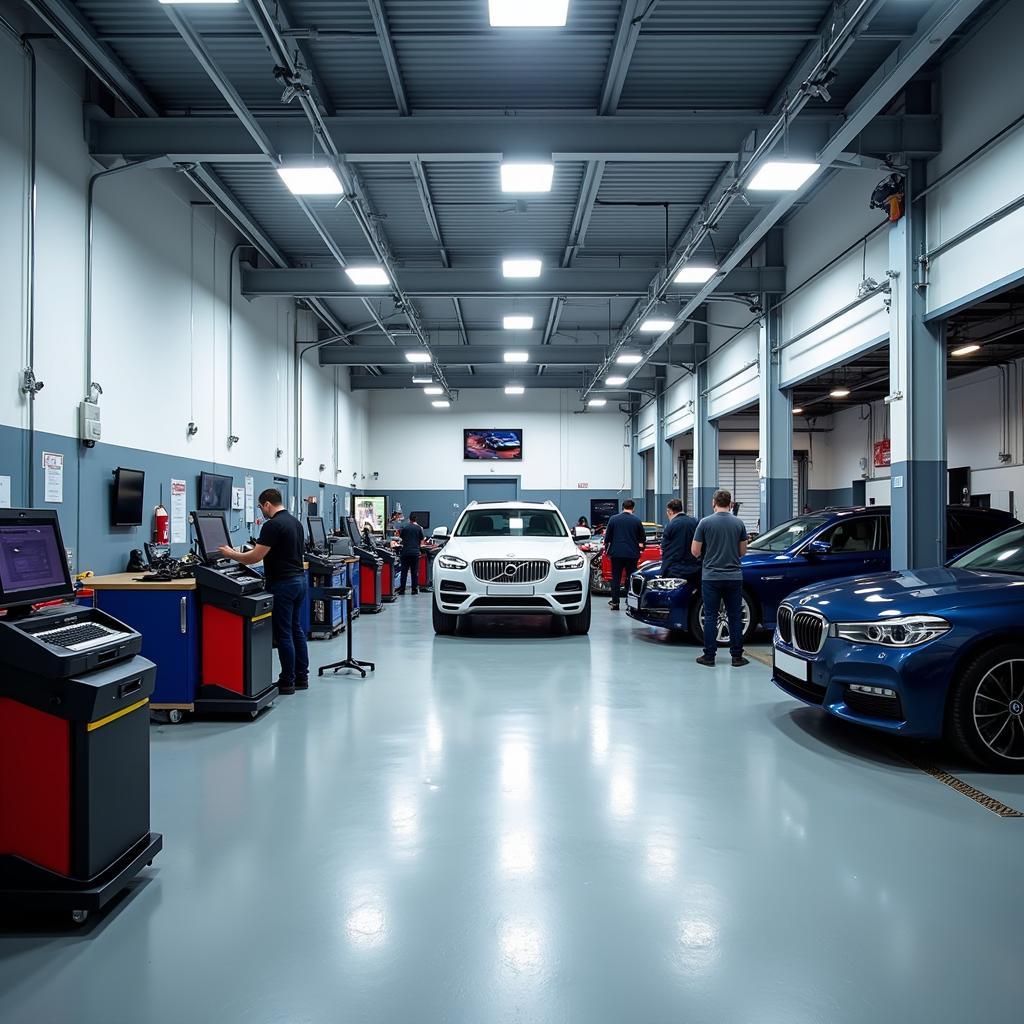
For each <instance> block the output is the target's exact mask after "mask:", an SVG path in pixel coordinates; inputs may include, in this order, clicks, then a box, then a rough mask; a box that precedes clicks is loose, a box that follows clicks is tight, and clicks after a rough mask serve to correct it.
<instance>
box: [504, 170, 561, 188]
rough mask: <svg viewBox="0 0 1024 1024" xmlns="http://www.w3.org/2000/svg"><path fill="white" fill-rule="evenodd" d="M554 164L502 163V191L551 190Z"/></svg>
mask: <svg viewBox="0 0 1024 1024" xmlns="http://www.w3.org/2000/svg"><path fill="white" fill-rule="evenodd" d="M554 178H555V165H554V164H502V165H501V191H502V192H550V191H551V183H552V182H553V181H554Z"/></svg>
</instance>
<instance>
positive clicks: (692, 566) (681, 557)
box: [661, 498, 700, 579]
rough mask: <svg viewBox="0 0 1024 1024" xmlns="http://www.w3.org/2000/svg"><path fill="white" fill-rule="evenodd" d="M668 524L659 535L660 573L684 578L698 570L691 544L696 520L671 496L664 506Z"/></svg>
mask: <svg viewBox="0 0 1024 1024" xmlns="http://www.w3.org/2000/svg"><path fill="white" fill-rule="evenodd" d="M665 511H666V512H667V513H668V525H667V526H666V527H665V532H664V533H663V534H662V535H661V575H662V576H663V577H670V578H672V579H685V578H687V577H689V576H693V575H695V574H696V573H698V572H700V559H699V558H694V557H693V551H692V550H691V545H692V544H693V535H694V533H695V532H696V530H697V520H696V519H694V518H693V516H688V515H687V514H686V513H685V512H684V511H683V503H682V502H681V501H680V500H679V499H678V498H673V499H672V500H671V501H670V502H669V503H668V505H667V506H666V508H665Z"/></svg>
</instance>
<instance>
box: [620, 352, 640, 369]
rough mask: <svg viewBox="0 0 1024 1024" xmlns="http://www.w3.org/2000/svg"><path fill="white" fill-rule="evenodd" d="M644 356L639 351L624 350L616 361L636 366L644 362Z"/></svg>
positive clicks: (622, 364)
mask: <svg viewBox="0 0 1024 1024" xmlns="http://www.w3.org/2000/svg"><path fill="white" fill-rule="evenodd" d="M643 358H644V357H643V356H642V355H640V353H639V352H622V353H620V354H619V355H618V356H616V357H615V362H617V363H618V364H619V365H620V366H636V365H637V364H638V363H642V362H643Z"/></svg>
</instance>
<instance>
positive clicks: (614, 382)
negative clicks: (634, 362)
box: [604, 377, 626, 388]
mask: <svg viewBox="0 0 1024 1024" xmlns="http://www.w3.org/2000/svg"><path fill="white" fill-rule="evenodd" d="M604 382H605V384H607V385H608V387H610V388H618V387H621V386H622V385H623V384H625V383H626V378H625V377H605V379H604Z"/></svg>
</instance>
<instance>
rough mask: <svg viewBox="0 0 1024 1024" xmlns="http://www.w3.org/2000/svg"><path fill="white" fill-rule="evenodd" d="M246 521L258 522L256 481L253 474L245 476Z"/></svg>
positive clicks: (250, 522) (249, 522)
mask: <svg viewBox="0 0 1024 1024" xmlns="http://www.w3.org/2000/svg"><path fill="white" fill-rule="evenodd" d="M245 521H246V522H247V523H248V524H250V525H252V524H253V523H255V522H256V481H255V480H253V478H252V477H251V476H247V477H246V478H245Z"/></svg>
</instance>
